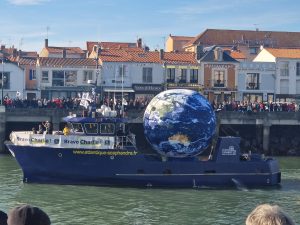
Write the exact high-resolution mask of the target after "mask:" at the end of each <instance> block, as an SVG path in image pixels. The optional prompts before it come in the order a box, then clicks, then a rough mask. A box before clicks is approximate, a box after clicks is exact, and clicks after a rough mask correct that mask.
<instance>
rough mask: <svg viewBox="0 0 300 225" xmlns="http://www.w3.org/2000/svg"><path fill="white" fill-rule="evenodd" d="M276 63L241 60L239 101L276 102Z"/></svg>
mask: <svg viewBox="0 0 300 225" xmlns="http://www.w3.org/2000/svg"><path fill="white" fill-rule="evenodd" d="M275 82H276V81H275V63H272V62H241V63H240V65H239V69H238V93H237V100H238V101H250V102H256V101H257V102H274V100H275V96H274V94H275Z"/></svg>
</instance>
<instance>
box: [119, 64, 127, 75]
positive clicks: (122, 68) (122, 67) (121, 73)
mask: <svg viewBox="0 0 300 225" xmlns="http://www.w3.org/2000/svg"><path fill="white" fill-rule="evenodd" d="M125 75H126V66H125V65H121V66H119V77H125Z"/></svg>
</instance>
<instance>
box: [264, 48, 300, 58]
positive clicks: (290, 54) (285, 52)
mask: <svg viewBox="0 0 300 225" xmlns="http://www.w3.org/2000/svg"><path fill="white" fill-rule="evenodd" d="M265 49H266V50H267V51H268V52H270V53H271V54H272V55H273V56H274V57H276V58H290V59H300V49H288V48H265Z"/></svg>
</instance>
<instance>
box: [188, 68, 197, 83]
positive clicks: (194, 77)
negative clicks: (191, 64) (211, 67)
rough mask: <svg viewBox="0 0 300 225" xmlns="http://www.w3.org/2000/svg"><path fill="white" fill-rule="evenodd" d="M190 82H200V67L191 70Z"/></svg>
mask: <svg viewBox="0 0 300 225" xmlns="http://www.w3.org/2000/svg"><path fill="white" fill-rule="evenodd" d="M190 83H193V84H197V83H198V69H191V70H190Z"/></svg>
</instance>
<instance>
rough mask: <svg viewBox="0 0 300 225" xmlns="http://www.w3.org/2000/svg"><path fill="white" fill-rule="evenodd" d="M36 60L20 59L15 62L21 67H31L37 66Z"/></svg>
mask: <svg viewBox="0 0 300 225" xmlns="http://www.w3.org/2000/svg"><path fill="white" fill-rule="evenodd" d="M36 60H37V59H36V58H29V57H26V58H23V57H21V58H18V59H17V60H16V61H15V62H17V63H18V64H19V65H21V66H25V65H30V66H36Z"/></svg>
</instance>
